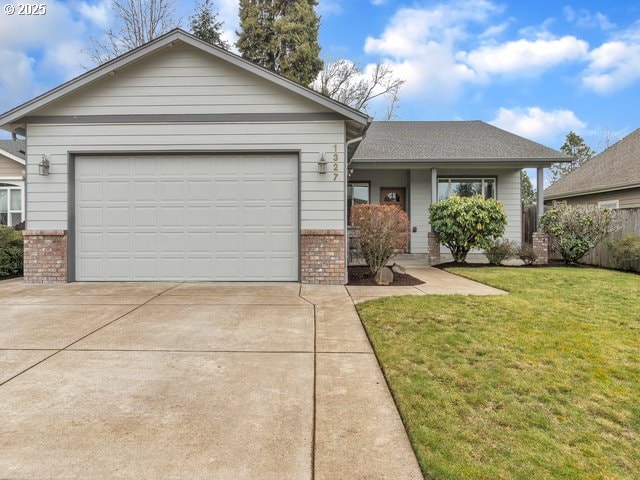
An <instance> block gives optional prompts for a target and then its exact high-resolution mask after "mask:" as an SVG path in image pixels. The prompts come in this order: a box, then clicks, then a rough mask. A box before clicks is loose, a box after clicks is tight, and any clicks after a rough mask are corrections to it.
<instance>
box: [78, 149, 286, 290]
mask: <svg viewBox="0 0 640 480" xmlns="http://www.w3.org/2000/svg"><path fill="white" fill-rule="evenodd" d="M75 170H76V192H79V194H77V195H76V222H77V223H76V232H75V235H76V252H77V254H76V278H77V279H78V280H169V279H170V280H297V278H298V180H297V178H298V173H297V172H298V161H297V157H296V156H295V155H274V154H271V155H217V156H211V155H209V156H205V155H198V156H176V155H166V156H161V155H160V156H157V157H150V156H131V157H79V158H77V159H76V169H75Z"/></svg>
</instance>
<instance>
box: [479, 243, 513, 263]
mask: <svg viewBox="0 0 640 480" xmlns="http://www.w3.org/2000/svg"><path fill="white" fill-rule="evenodd" d="M517 249H518V247H517V245H515V244H514V243H513V242H512V241H510V240H505V239H498V240H495V241H493V242H491V246H490V247H489V248H487V249H485V251H484V254H485V255H486V256H487V260H489V263H490V264H491V265H502V264H503V263H504V261H505V260H507V259H509V258H511V257H513V256H514V255H515V254H516V251H517Z"/></svg>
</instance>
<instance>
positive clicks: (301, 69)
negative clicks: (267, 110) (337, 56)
mask: <svg viewBox="0 0 640 480" xmlns="http://www.w3.org/2000/svg"><path fill="white" fill-rule="evenodd" d="M317 4H318V2H317V1H316V0H240V31H239V32H237V33H238V42H237V43H236V46H237V47H238V50H240V53H241V54H242V56H243V57H244V58H246V59H248V60H251V61H252V62H254V63H257V64H258V65H262V66H263V67H265V68H268V69H269V70H272V71H274V72H276V73H279V74H280V75H283V76H284V77H287V78H289V79H290V80H293V81H295V82H298V83H300V84H302V85H305V86H308V85H310V84H311V83H312V82H313V81H314V80H315V79H316V78H317V76H318V73H319V72H320V71H321V70H322V67H323V63H322V60H321V59H320V44H319V43H318V29H319V28H320V17H319V16H318V14H317V13H316V11H315V9H314V8H315V6H316V5H317Z"/></svg>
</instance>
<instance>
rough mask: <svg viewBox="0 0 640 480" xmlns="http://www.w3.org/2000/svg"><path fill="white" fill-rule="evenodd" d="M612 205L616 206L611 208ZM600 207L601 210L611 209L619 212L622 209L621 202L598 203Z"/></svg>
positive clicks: (607, 201)
mask: <svg viewBox="0 0 640 480" xmlns="http://www.w3.org/2000/svg"><path fill="white" fill-rule="evenodd" d="M610 205H615V207H611V206H610ZM598 206H599V207H600V208H609V209H611V210H617V209H619V208H620V200H602V201H601V202H598Z"/></svg>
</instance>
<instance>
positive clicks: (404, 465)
mask: <svg viewBox="0 0 640 480" xmlns="http://www.w3.org/2000/svg"><path fill="white" fill-rule="evenodd" d="M0 319H1V320H0V418H1V419H2V421H0V478H8V479H14V478H15V479H18V478H39V479H43V478H78V477H80V478H114V477H116V478H131V477H138V478H215V479H219V480H222V479H234V480H235V479H258V478H259V479H278V480H282V479H295V480H300V479H311V478H315V479H331V480H335V479H419V478H422V476H421V474H420V471H419V468H418V465H417V462H416V459H415V456H414V454H413V452H412V450H411V447H410V445H409V442H408V439H407V435H406V433H405V431H404V429H403V426H402V423H401V420H400V417H399V415H398V412H397V410H396V408H395V405H394V403H393V400H392V398H391V396H390V394H389V391H388V389H387V386H386V383H385V381H384V378H383V376H382V374H381V372H380V369H379V367H378V364H377V362H376V359H375V356H374V355H373V353H372V351H371V347H370V345H369V342H368V341H367V338H366V335H365V333H364V331H363V329H362V326H361V324H360V321H359V319H358V317H357V314H356V312H355V308H354V306H353V302H352V299H351V297H350V295H349V293H348V291H347V290H346V289H345V288H344V287H341V286H327V287H322V286H307V285H303V286H301V285H299V284H259V283H258V284H256V283H250V284H237V283H234V284H224V283H215V284H170V283H167V284H158V283H138V284H130V283H126V284H114V283H109V284H98V283H73V284H68V285H61V286H33V285H25V284H23V283H22V282H21V281H20V280H11V281H3V282H0Z"/></svg>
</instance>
